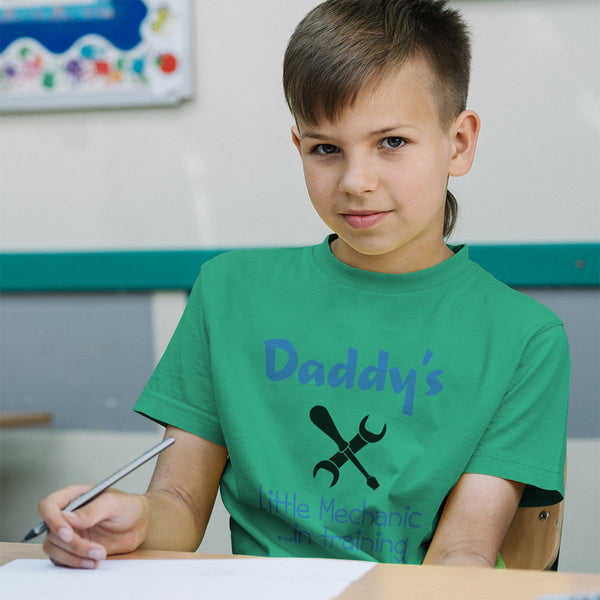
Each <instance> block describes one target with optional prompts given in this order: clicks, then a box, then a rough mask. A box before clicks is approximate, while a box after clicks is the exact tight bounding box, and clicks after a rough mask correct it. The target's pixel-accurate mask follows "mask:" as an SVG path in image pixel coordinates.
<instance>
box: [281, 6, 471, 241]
mask: <svg viewBox="0 0 600 600" xmlns="http://www.w3.org/2000/svg"><path fill="white" fill-rule="evenodd" d="M416 56H418V57H420V58H423V59H424V60H425V61H426V63H427V65H428V66H429V68H430V69H431V72H432V73H433V80H434V89H433V94H434V97H435V99H436V102H437V105H438V111H439V113H438V114H439V118H440V124H441V126H442V127H443V128H447V127H449V126H450V124H451V123H452V121H453V120H454V119H455V118H456V117H457V116H458V115H459V114H460V112H461V111H463V110H465V108H466V104H467V96H468V91H469V78H470V70H471V68H470V67H471V44H470V40H469V33H468V30H467V26H466V24H465V23H464V21H463V20H462V18H461V16H460V14H459V13H458V12H457V11H456V10H453V9H450V8H448V7H447V6H446V1H445V0H326V1H325V2H323V3H322V4H320V5H318V6H317V7H316V8H314V9H313V10H311V11H310V12H309V13H308V14H307V15H306V17H305V18H304V19H303V20H302V21H301V22H300V24H299V25H298V27H297V28H296V30H295V32H294V33H293V35H292V37H291V38H290V41H289V44H288V47H287V50H286V52H285V57H284V63H283V87H284V92H285V97H286V100H287V103H288V106H289V107H290V110H291V111H292V114H293V115H294V117H295V118H296V120H299V121H302V122H303V123H307V124H316V123H318V122H319V121H321V120H322V119H326V120H335V118H336V117H337V116H338V115H339V114H340V112H341V111H342V110H343V109H345V108H347V107H348V106H350V105H351V104H352V103H353V102H354V101H355V100H356V98H357V96H358V94H359V92H360V91H361V89H362V88H363V87H364V86H365V84H367V83H370V82H373V81H375V82H377V81H378V80H381V79H383V78H384V77H385V76H386V75H388V74H390V73H391V72H393V71H395V70H397V69H399V68H401V67H402V65H403V64H405V63H406V61H408V60H410V59H411V58H414V57H416ZM457 210H458V206H457V203H456V199H455V198H454V196H453V195H452V194H451V193H450V192H448V193H447V198H446V210H445V218H444V236H447V235H449V234H450V233H451V231H452V228H453V227H454V224H455V222H456V214H457Z"/></svg>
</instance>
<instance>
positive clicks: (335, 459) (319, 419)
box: [310, 406, 386, 490]
mask: <svg viewBox="0 0 600 600" xmlns="http://www.w3.org/2000/svg"><path fill="white" fill-rule="evenodd" d="M368 418H369V415H367V416H366V417H365V418H364V419H363V420H362V421H361V422H360V426H359V428H358V434H357V435H355V436H354V437H353V438H352V440H350V443H348V442H346V441H345V440H344V438H343V437H342V436H341V434H340V432H339V431H338V429H337V427H336V426H335V423H334V422H333V419H332V418H331V415H330V414H329V411H328V410H327V409H326V408H325V407H324V406H314V407H313V408H312V409H311V411H310V420H311V421H312V422H313V423H314V424H315V425H316V426H317V427H318V428H319V429H320V430H321V431H323V433H325V434H326V435H328V436H329V437H330V438H331V439H332V440H333V441H334V442H335V443H336V444H337V446H338V448H339V452H337V453H336V454H334V455H333V456H332V457H331V458H330V459H328V460H322V461H320V462H319V463H317V465H316V466H315V469H314V471H313V477H316V475H317V471H319V470H320V469H325V470H327V471H329V472H330V473H331V475H332V477H333V478H332V482H331V486H330V487H333V486H334V485H335V484H336V483H337V481H338V479H339V477H340V474H339V470H340V468H341V467H342V466H343V465H344V464H345V463H346V462H347V461H348V460H350V461H351V462H352V463H353V464H354V466H355V467H356V468H357V469H358V470H359V471H360V472H361V473H362V474H363V475H364V476H365V479H366V480H367V485H368V486H369V487H370V488H372V489H374V490H375V489H377V488H378V487H379V482H378V481H377V479H376V478H375V477H373V476H372V475H370V474H369V473H368V472H367V470H366V469H365V468H364V467H363V465H362V464H361V463H360V461H359V460H358V458H357V457H356V453H357V452H358V451H359V450H360V449H361V448H364V446H366V445H367V444H371V443H374V442H378V441H379V440H380V439H381V438H382V437H383V436H384V435H385V431H386V425H384V426H383V429H382V430H381V432H380V433H373V432H371V431H369V430H368V429H367V428H366V423H367V419H368Z"/></svg>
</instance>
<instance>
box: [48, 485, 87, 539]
mask: <svg viewBox="0 0 600 600" xmlns="http://www.w3.org/2000/svg"><path fill="white" fill-rule="evenodd" d="M90 488H91V486H89V485H70V486H69V487H66V488H64V489H62V490H59V491H57V492H54V493H53V494H50V495H49V496H47V497H46V498H44V499H43V500H42V501H41V502H40V503H39V505H38V511H39V513H40V515H41V516H42V519H43V520H44V522H45V523H46V525H47V527H48V529H49V530H51V531H55V532H59V531H61V533H62V536H61V537H63V538H64V537H65V536H67V535H68V533H66V532H65V531H63V530H65V529H66V530H68V531H70V530H71V525H70V523H69V522H68V521H67V520H66V519H65V516H64V513H63V509H64V508H65V506H67V505H68V504H69V502H71V501H72V500H74V499H75V498H77V497H78V496H80V495H81V494H83V493H84V492H86V491H87V490H89V489H90Z"/></svg>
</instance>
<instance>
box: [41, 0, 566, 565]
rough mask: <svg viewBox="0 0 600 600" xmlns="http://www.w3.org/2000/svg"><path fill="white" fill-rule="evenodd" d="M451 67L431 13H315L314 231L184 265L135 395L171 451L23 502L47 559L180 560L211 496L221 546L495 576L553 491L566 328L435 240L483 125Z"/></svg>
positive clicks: (440, 17) (561, 449) (337, 3)
mask: <svg viewBox="0 0 600 600" xmlns="http://www.w3.org/2000/svg"><path fill="white" fill-rule="evenodd" d="M469 62H470V48H469V40H468V36H467V33H466V29H465V26H464V24H463V22H462V20H461V18H460V17H459V15H458V14H457V13H456V12H455V11H453V10H451V9H449V8H447V7H446V6H445V3H444V2H438V1H435V0H328V1H326V2H324V3H323V4H321V5H320V6H318V7H317V8H315V9H314V10H313V11H311V12H310V13H309V14H308V15H307V17H306V18H305V19H304V20H303V21H302V22H301V23H300V25H299V26H298V28H297V30H296V32H295V33H294V35H293V36H292V38H291V40H290V43H289V46H288V49H287V52H286V56H285V64H284V87H285V92H286V97H287V100H288V103H289V105H290V108H291V110H292V113H293V115H294V117H295V121H296V124H295V125H294V127H293V128H292V138H293V142H294V144H295V145H296V147H297V148H298V151H299V153H300V157H301V160H302V164H303V168H304V173H305V178H306V184H307V187H308V192H309V195H310V198H311V201H312V203H313V205H314V207H315V210H316V211H317V212H318V214H319V215H320V216H321V218H322V219H323V221H324V222H325V223H326V224H327V225H328V226H329V227H330V228H331V230H332V231H333V232H334V233H333V234H332V235H331V236H329V237H328V238H327V239H326V240H325V241H324V242H323V243H322V244H320V245H317V246H315V247H309V248H294V249H263V250H246V251H237V252H231V253H227V254H224V255H221V256H219V257H217V258H216V259H214V260H213V261H211V262H209V263H207V264H206V265H204V266H203V267H202V270H201V273H200V275H199V278H198V281H197V283H196V285H195V287H194V290H193V292H192V295H191V297H190V300H189V303H188V306H187V308H186V311H185V313H184V315H183V317H182V319H181V322H180V324H179V326H178V328H177V330H176V332H175V334H174V336H173V339H172V341H171V343H170V345H169V347H168V349H167V351H166V353H165V355H164V357H163V358H162V360H161V362H160V364H159V365H158V367H157V369H156V371H155V372H154V374H153V375H152V377H151V379H150V381H149V383H148V385H147V387H146V389H145V390H144V392H143V393H142V395H141V397H140V399H139V401H138V403H137V405H136V410H137V411H139V412H141V413H142V414H145V415H147V416H149V417H150V418H152V419H154V420H156V421H158V422H160V423H163V424H165V425H166V426H167V431H166V433H167V435H172V436H173V437H174V438H175V439H176V444H175V445H174V446H173V447H172V448H170V449H169V450H168V451H167V452H165V453H163V455H161V457H160V458H159V460H158V463H157V467H156V470H155V473H154V476H153V479H152V482H151V484H150V487H149V491H148V492H147V493H146V494H145V495H143V496H138V495H131V494H124V493H121V492H117V491H115V492H108V493H105V494H103V495H102V496H100V497H99V498H97V499H96V500H94V502H92V503H91V504H89V505H87V506H86V507H84V508H82V509H80V510H79V511H77V512H76V513H71V514H67V513H62V512H61V508H62V507H64V506H65V505H66V504H67V503H68V502H69V501H70V500H71V499H72V498H73V497H75V496H76V495H78V494H79V493H81V492H82V491H83V489H84V487H83V486H71V487H69V488H66V489H65V490H62V491H59V492H56V493H55V494H53V495H51V496H49V497H48V498H47V499H46V500H44V501H42V503H41V504H40V512H41V514H42V517H43V518H44V520H45V521H46V523H47V524H48V526H49V529H50V532H49V534H48V535H47V538H46V540H45V543H44V549H45V550H46V552H47V553H48V554H49V555H50V557H51V558H52V560H53V561H54V562H56V563H59V564H65V565H70V566H75V567H88V568H92V567H94V566H96V564H97V562H98V561H99V560H102V559H103V558H104V557H105V556H106V554H112V553H120V552H127V551H131V550H134V549H135V548H138V547H140V546H142V547H147V548H156V549H179V550H194V549H196V548H197V546H198V545H199V543H200V541H201V539H202V536H203V534H204V530H205V527H206V524H207V521H208V518H209V516H210V512H211V509H212V506H213V502H214V498H215V495H216V493H217V489H218V487H219V485H220V486H221V493H222V498H223V501H224V503H225V506H226V507H227V509H228V510H229V512H230V514H231V535H232V543H233V551H234V552H235V553H239V554H252V555H264V556H315V557H332V558H354V559H364V560H374V561H381V562H398V563H422V562H425V563H444V564H459V565H472V566H494V565H495V564H496V559H497V555H498V550H499V548H500V545H501V542H502V539H503V537H504V534H505V532H506V530H507V528H508V526H509V524H510V522H511V519H512V517H513V515H514V512H515V510H516V508H517V506H518V505H519V502H520V501H521V503H522V504H525V505H545V504H551V503H553V502H557V501H559V500H560V499H561V497H562V495H563V493H564V490H563V467H564V462H565V430H566V414H567V396H568V385H569V367H568V365H569V354H568V348H567V341H566V338H565V333H564V330H563V327H562V324H561V322H560V321H559V320H558V319H557V318H556V317H555V316H554V315H553V314H552V313H551V312H550V311H548V310H547V309H545V308H543V307H542V306H540V305H539V304H537V303H536V302H534V301H533V300H531V299H530V298H528V297H526V296H523V295H521V294H519V293H517V292H515V291H513V290H511V289H509V288H508V287H506V286H504V285H503V284H501V283H499V282H498V281H496V280H495V279H494V278H493V277H492V276H491V275H489V274H488V273H486V272H485V271H483V270H482V269H481V268H479V267H478V266H477V265H476V264H474V263H472V262H470V261H469V258H468V252H467V248H466V247H464V246H460V247H449V246H447V245H446V243H445V242H444V237H445V236H447V235H448V234H449V233H450V231H451V229H452V225H453V223H454V220H455V216H456V203H455V201H454V199H453V197H452V196H451V195H450V193H449V192H448V191H447V183H448V177H449V176H450V175H452V176H460V175H463V174H465V173H467V172H468V171H469V169H470V167H471V163H472V161H473V156H474V152H475V146H476V142H477V136H478V132H479V118H478V117H477V115H476V114H475V113H474V112H472V111H468V110H466V98H467V89H468V81H469ZM482 193H483V190H482Z"/></svg>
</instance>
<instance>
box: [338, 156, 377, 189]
mask: <svg viewBox="0 0 600 600" xmlns="http://www.w3.org/2000/svg"><path fill="white" fill-rule="evenodd" d="M378 185H379V178H378V176H377V174H376V172H375V169H373V168H372V165H370V164H369V162H368V161H367V160H364V159H363V160H361V159H356V160H353V161H348V162H347V163H346V165H345V166H344V170H343V171H342V174H341V177H340V182H339V190H340V192H342V193H343V194H348V195H350V196H362V195H364V194H368V193H369V192H374V191H375V190H376V189H377V186H378Z"/></svg>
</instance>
